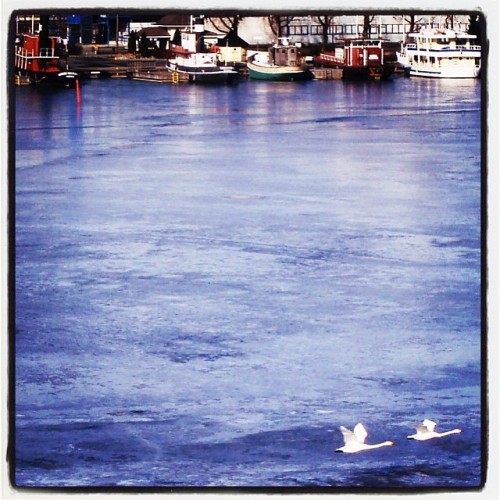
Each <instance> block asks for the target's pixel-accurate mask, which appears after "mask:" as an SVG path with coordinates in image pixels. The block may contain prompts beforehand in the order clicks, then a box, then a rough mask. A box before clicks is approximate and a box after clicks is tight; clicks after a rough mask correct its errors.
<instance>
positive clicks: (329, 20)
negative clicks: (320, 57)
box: [314, 16, 335, 50]
mask: <svg viewBox="0 0 500 500" xmlns="http://www.w3.org/2000/svg"><path fill="white" fill-rule="evenodd" d="M314 19H315V20H316V21H317V22H318V23H319V25H320V26H321V48H322V49H323V50H325V49H326V46H327V45H328V35H329V34H330V31H331V28H332V26H333V23H334V20H335V16H315V17H314ZM332 38H333V37H332ZM332 41H333V40H332Z"/></svg>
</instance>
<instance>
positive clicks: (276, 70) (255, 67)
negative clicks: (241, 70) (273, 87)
mask: <svg viewBox="0 0 500 500" xmlns="http://www.w3.org/2000/svg"><path fill="white" fill-rule="evenodd" d="M247 68H248V75H249V77H250V78H252V79H255V80H267V81H275V82H293V81H303V80H311V79H312V78H313V74H312V73H311V72H310V71H309V70H308V69H303V68H299V67H288V66H264V65H260V64H255V63H252V62H248V63H247Z"/></svg>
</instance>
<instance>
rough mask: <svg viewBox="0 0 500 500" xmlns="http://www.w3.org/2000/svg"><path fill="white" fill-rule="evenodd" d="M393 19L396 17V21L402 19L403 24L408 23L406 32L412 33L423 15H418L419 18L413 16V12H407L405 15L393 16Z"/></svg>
mask: <svg viewBox="0 0 500 500" xmlns="http://www.w3.org/2000/svg"><path fill="white" fill-rule="evenodd" d="M394 19H396V20H397V21H399V20H400V21H402V22H403V24H408V32H409V33H413V32H415V31H416V30H417V25H418V24H420V23H421V22H422V21H423V20H424V18H423V17H420V18H419V19H417V17H416V16H415V14H408V15H405V16H394Z"/></svg>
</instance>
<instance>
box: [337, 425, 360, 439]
mask: <svg viewBox="0 0 500 500" xmlns="http://www.w3.org/2000/svg"><path fill="white" fill-rule="evenodd" d="M340 432H342V436H344V443H345V444H348V443H353V442H357V441H358V439H357V437H356V436H355V435H354V432H352V431H350V430H349V429H348V428H347V427H344V426H343V425H341V426H340Z"/></svg>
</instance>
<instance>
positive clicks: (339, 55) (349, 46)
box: [315, 38, 395, 80]
mask: <svg viewBox="0 0 500 500" xmlns="http://www.w3.org/2000/svg"><path fill="white" fill-rule="evenodd" d="M315 63H316V65H318V66H326V67H328V68H339V69H342V72H343V75H342V78H343V79H344V80H370V79H371V80H379V79H386V78H389V77H390V76H391V75H392V74H393V73H394V70H395V64H394V62H392V61H387V60H386V58H385V56H384V46H383V40H380V39H378V40H377V39H367V38H359V39H353V40H344V41H343V43H342V46H341V47H337V48H336V49H335V51H334V52H322V53H321V54H320V55H319V56H317V57H316V58H315Z"/></svg>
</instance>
